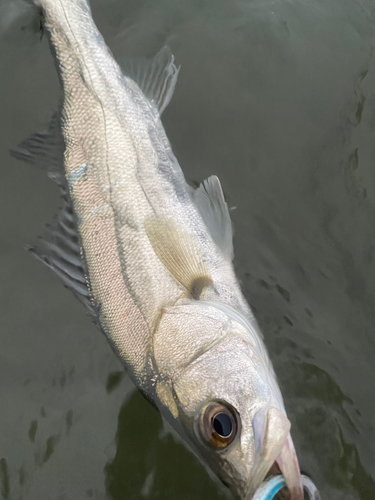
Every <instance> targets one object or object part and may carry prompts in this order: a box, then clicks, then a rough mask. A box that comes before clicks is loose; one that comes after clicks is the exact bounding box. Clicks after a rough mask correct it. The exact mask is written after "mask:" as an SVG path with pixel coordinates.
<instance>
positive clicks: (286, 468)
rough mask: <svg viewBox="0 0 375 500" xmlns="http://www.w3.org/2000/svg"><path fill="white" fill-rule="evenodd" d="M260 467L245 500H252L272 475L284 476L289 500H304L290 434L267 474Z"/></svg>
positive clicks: (250, 483) (248, 485) (245, 495)
mask: <svg viewBox="0 0 375 500" xmlns="http://www.w3.org/2000/svg"><path fill="white" fill-rule="evenodd" d="M258 464H259V465H258V467H257V468H256V469H258V470H255V474H253V475H252V478H251V480H250V481H249V482H248V483H247V490H246V491H245V492H244V495H243V497H242V498H243V500H251V498H252V497H253V495H254V493H255V492H256V490H257V489H258V488H259V486H260V485H261V484H262V482H263V481H264V480H265V479H266V478H267V477H268V476H270V475H277V474H282V475H283V476H284V479H285V482H286V484H287V488H288V493H289V494H288V496H287V498H288V500H303V499H304V494H303V488H302V484H301V474H300V470H299V465H298V459H297V454H296V451H295V448H294V444H293V441H292V437H291V435H290V433H288V435H287V436H286V437H285V440H284V444H283V446H282V449H281V452H280V453H279V455H278V456H277V457H276V458H274V459H273V460H272V462H271V463H270V467H269V468H268V470H267V471H266V472H263V473H261V471H262V470H263V471H264V468H263V467H260V463H259V462H258Z"/></svg>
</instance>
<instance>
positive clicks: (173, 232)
mask: <svg viewBox="0 0 375 500" xmlns="http://www.w3.org/2000/svg"><path fill="white" fill-rule="evenodd" d="M145 229H146V233H147V236H148V238H149V240H150V243H151V245H152V248H153V249H154V252H155V253H156V255H157V256H158V257H159V259H160V261H161V262H162V263H163V264H164V266H165V267H166V268H167V269H168V271H169V272H170V273H171V275H172V276H173V277H174V279H175V280H176V281H178V282H179V283H180V284H181V285H182V286H183V287H184V288H185V289H186V290H187V291H188V292H189V293H190V294H191V295H192V296H193V297H194V298H195V299H199V297H200V295H201V293H202V291H203V289H204V288H206V287H207V286H210V285H211V284H212V278H211V276H210V274H209V272H208V270H207V268H206V265H205V263H204V262H203V258H202V255H201V252H200V250H199V247H198V244H197V242H196V241H195V240H194V238H193V236H192V235H190V234H189V233H187V232H185V231H183V230H181V229H180V228H179V227H178V226H177V224H175V223H174V222H173V221H171V220H165V219H164V220H162V219H156V218H150V219H148V220H147V221H146V223H145Z"/></svg>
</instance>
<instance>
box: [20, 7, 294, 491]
mask: <svg viewBox="0 0 375 500" xmlns="http://www.w3.org/2000/svg"><path fill="white" fill-rule="evenodd" d="M33 3H34V4H35V5H37V6H38V7H39V8H40V9H41V11H42V14H43V18H44V26H45V29H46V31H47V33H48V36H49V40H50V44H51V47H52V51H53V54H54V56H55V60H56V67H57V70H58V74H59V78H60V82H61V86H62V104H61V107H60V108H59V111H58V112H57V113H56V115H55V117H54V119H53V120H52V122H51V124H50V127H49V129H48V130H47V131H46V132H45V133H44V134H36V135H35V136H33V137H32V138H30V139H29V140H27V141H25V143H23V144H21V145H20V147H19V149H18V152H16V153H15V154H16V155H18V156H19V157H20V158H22V159H24V160H27V161H30V162H33V163H39V164H41V165H42V166H44V167H45V168H46V169H47V171H48V173H49V175H50V176H51V177H52V178H54V180H56V182H57V183H58V184H59V186H60V187H61V189H62V192H63V198H64V203H65V204H64V207H63V209H62V211H61V213H60V214H59V216H58V219H57V223H56V224H55V226H54V228H53V229H52V231H51V233H52V234H51V236H52V237H51V239H50V241H46V242H45V244H44V247H43V248H42V249H41V250H36V253H37V256H39V258H41V259H42V260H43V261H44V262H45V263H46V264H47V265H48V266H49V267H51V268H52V269H53V270H54V271H55V272H56V273H57V274H58V275H59V276H60V278H61V279H62V280H63V282H64V283H65V284H66V285H67V286H69V287H70V288H71V289H72V290H73V292H74V293H75V294H76V295H77V296H78V298H79V299H80V300H81V301H82V302H83V303H84V304H85V305H86V306H87V307H88V309H89V310H90V313H91V314H92V316H93V318H94V320H95V321H96V322H97V323H98V325H99V327H100V329H101V330H102V331H103V332H104V333H105V335H106V336H107V338H108V340H109V342H110V343H111V345H112V347H113V349H114V351H115V352H116V354H117V355H118V356H119V358H120V359H121V360H122V362H123V363H124V364H125V366H126V367H127V369H128V370H129V372H130V374H131V377H132V378H133V380H134V382H135V383H136V385H137V386H138V387H139V388H140V389H141V390H142V391H143V392H144V393H145V394H146V395H147V396H148V397H149V398H150V399H151V400H152V401H153V402H154V404H155V405H156V406H158V408H159V409H160V411H161V413H162V414H163V415H164V417H165V418H166V419H167V420H168V421H169V422H170V423H171V424H172V425H173V426H174V427H175V429H176V430H177V431H178V432H179V433H180V434H181V435H182V437H183V438H184V439H185V440H186V441H187V442H188V443H189V444H190V446H191V447H192V449H193V450H194V451H195V452H196V453H197V454H198V455H199V456H200V457H201V458H203V460H204V461H205V462H206V463H207V464H208V466H209V467H210V468H211V469H212V470H213V471H214V472H215V473H216V474H217V475H218V477H219V478H221V479H222V481H224V482H225V483H226V484H227V485H228V486H229V488H230V489H231V490H232V492H233V493H234V494H235V495H236V496H238V497H239V498H242V499H248V498H250V497H251V495H252V494H253V492H254V491H255V489H256V488H257V487H258V485H259V484H260V483H261V481H262V480H263V479H264V477H265V476H266V474H267V473H268V472H269V470H270V469H271V467H273V466H274V464H275V463H276V464H278V468H279V469H281V471H282V472H283V473H284V475H285V478H286V481H287V484H288V486H289V490H290V493H291V498H292V499H293V500H301V499H302V490H301V486H300V477H299V468H298V462H297V459H296V454H295V451H294V447H293V443H292V440H291V437H290V432H289V430H290V424H289V421H288V419H287V417H286V413H285V408H284V404H283V400H282V396H281V393H280V390H279V387H278V384H277V381H276V377H275V374H274V371H273V368H272V365H271V362H270V360H269V358H268V355H267V351H266V348H265V346H264V344H263V340H262V335H261V333H260V331H259V329H258V327H257V325H256V321H255V319H254V317H253V315H252V312H251V310H250V308H249V306H248V305H247V303H246V301H245V299H244V297H243V295H242V293H241V290H240V286H239V284H238V281H237V279H236V277H235V274H234V270H233V266H232V253H233V249H232V231H231V224H230V218H229V213H228V207H227V205H226V203H225V201H224V197H223V193H222V190H221V187H220V183H219V181H218V179H217V178H216V177H212V178H210V179H208V180H207V181H205V183H204V184H202V185H201V186H200V187H199V188H198V189H197V190H193V189H192V188H191V187H190V186H189V185H188V184H187V183H186V181H185V179H184V176H183V173H182V171H181V168H180V166H179V164H178V162H177V160H176V158H175V156H174V154H173V152H172V150H171V146H170V144H169V142H168V139H167V137H166V135H165V132H164V129H163V126H162V123H161V120H160V114H161V112H162V111H163V109H164V107H165V106H166V105H167V104H168V102H169V100H170V98H171V95H172V93H173V88H174V85H175V83H176V79H177V74H178V69H177V68H176V66H175V65H174V62H173V57H172V56H170V54H169V53H168V50H167V49H163V50H162V51H161V53H159V55H158V56H157V57H156V59H155V60H154V61H153V62H150V64H149V65H148V66H147V65H144V66H143V67H142V66H140V67H138V69H135V70H134V68H133V70H131V69H130V66H129V71H128V72H127V71H126V70H125V71H123V70H122V69H121V68H120V67H119V65H118V64H117V63H116V61H115V60H114V59H113V57H112V55H111V54H110V52H109V50H108V49H107V47H106V45H105V43H104V40H103V38H102V36H101V35H100V33H99V32H98V30H97V28H96V26H95V24H94V22H93V20H92V17H91V11H90V8H89V5H88V3H87V2H86V1H85V0H38V1H36V0H35V1H34V2H33Z"/></svg>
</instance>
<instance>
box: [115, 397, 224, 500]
mask: <svg viewBox="0 0 375 500" xmlns="http://www.w3.org/2000/svg"><path fill="white" fill-rule="evenodd" d="M116 444H117V451H116V455H115V457H114V459H113V461H112V462H111V463H108V464H107V465H106V467H105V475H106V489H107V494H109V495H110V497H111V498H113V500H123V499H125V498H126V499H128V500H131V499H138V498H148V499H150V500H153V499H165V500H167V499H176V498H178V499H179V500H184V499H186V500H187V499H193V498H194V500H209V499H212V500H214V499H218V498H223V499H224V498H227V496H226V494H225V493H224V492H222V491H220V486H219V485H217V484H215V483H214V482H213V481H212V479H211V478H210V477H209V476H208V474H207V472H206V471H205V469H204V467H203V466H202V465H201V464H200V463H199V461H198V460H197V459H196V458H195V457H194V455H193V454H192V453H190V452H189V451H188V450H187V449H186V448H185V446H184V445H182V444H180V443H177V442H175V440H174V439H173V437H172V436H171V435H170V434H165V435H164V433H163V423H162V419H161V416H160V414H159V413H158V412H157V411H156V410H154V409H153V408H151V407H150V404H149V403H148V402H147V401H146V400H145V399H144V397H143V396H142V395H141V393H139V392H135V393H134V394H133V395H132V397H131V398H130V399H129V401H127V402H126V403H125V404H124V406H123V407H122V408H121V410H120V413H119V417H118V428H117V435H116Z"/></svg>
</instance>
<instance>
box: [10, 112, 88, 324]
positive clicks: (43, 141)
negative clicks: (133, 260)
mask: <svg viewBox="0 0 375 500" xmlns="http://www.w3.org/2000/svg"><path fill="white" fill-rule="evenodd" d="M60 116H61V115H60V112H57V113H56V114H54V115H53V118H52V120H51V121H50V122H49V125H48V127H47V128H46V129H45V130H43V131H42V132H38V133H36V134H33V135H32V136H31V137H29V138H28V139H26V140H24V141H23V142H21V143H20V144H19V146H18V147H17V148H16V149H14V150H12V151H11V154H12V156H14V157H16V158H18V159H20V160H23V161H26V162H28V163H31V164H33V165H39V166H40V167H42V168H43V169H44V170H46V171H47V173H48V175H49V177H51V179H53V180H54V181H55V182H56V183H57V184H58V186H59V188H60V191H61V195H62V199H63V206H62V207H61V209H60V211H59V213H58V215H57V216H56V218H55V220H54V222H53V223H52V225H50V226H47V228H48V233H47V237H46V238H45V239H41V240H40V241H41V243H40V246H39V247H35V248H30V250H31V251H32V252H33V253H34V255H35V256H36V257H37V258H38V259H39V260H40V261H41V262H43V263H44V264H45V265H46V266H48V267H49V268H50V269H52V271H54V272H55V273H56V274H57V276H58V277H59V278H60V279H61V281H62V282H63V284H64V285H65V286H66V287H67V288H69V289H70V290H71V291H72V292H73V293H74V295H75V296H76V297H77V298H78V299H79V300H80V302H82V303H83V305H84V306H85V307H86V308H87V310H88V312H89V313H90V315H91V316H92V318H93V319H94V320H96V309H95V307H94V305H93V304H92V303H91V301H90V295H89V288H88V284H87V279H86V272H85V263H84V259H83V258H82V249H81V244H80V237H79V233H78V229H77V223H76V218H75V215H74V210H73V207H72V203H71V200H70V196H69V190H68V187H67V183H66V180H65V175H64V164H63V161H64V149H65V145H64V139H63V136H62V133H61V125H60V122H61V119H60Z"/></svg>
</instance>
